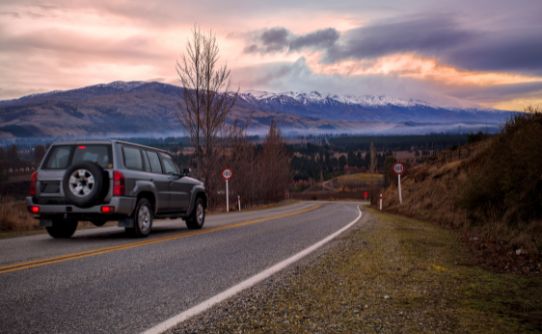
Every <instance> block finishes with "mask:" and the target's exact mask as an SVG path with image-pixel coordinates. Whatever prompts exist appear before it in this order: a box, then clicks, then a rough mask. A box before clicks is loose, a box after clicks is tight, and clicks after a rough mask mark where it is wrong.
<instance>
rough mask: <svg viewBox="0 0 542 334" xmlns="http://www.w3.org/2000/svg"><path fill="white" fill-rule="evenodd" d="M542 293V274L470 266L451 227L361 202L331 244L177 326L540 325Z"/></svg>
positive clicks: (228, 329)
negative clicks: (359, 214)
mask: <svg viewBox="0 0 542 334" xmlns="http://www.w3.org/2000/svg"><path fill="white" fill-rule="evenodd" d="M541 295H542V284H541V280H540V277H539V276H518V275H515V274H496V273H492V272H488V271H486V270H484V269H481V268H479V267H477V266H475V265H473V264H472V261H471V260H470V257H469V254H468V252H467V251H466V250H465V249H464V248H463V246H462V243H460V242H459V241H458V237H457V236H456V235H455V234H454V233H453V232H451V231H448V230H445V229H442V228H440V227H438V226H435V225H433V224H429V223H426V222H421V221H417V220H413V219H408V218H404V217H401V216H395V215H389V214H382V213H378V212H375V211H365V214H364V217H363V219H362V221H361V222H360V223H358V224H356V226H355V227H354V228H353V229H351V230H350V231H349V232H348V233H346V234H345V235H343V236H341V237H340V238H337V239H336V240H335V241H333V242H332V243H330V244H329V245H328V246H326V247H324V248H323V249H321V250H320V251H318V252H316V253H315V254H313V255H311V256H309V257H308V258H306V259H304V260H303V261H301V262H300V263H298V264H297V265H295V266H292V267H291V268H289V269H287V270H286V271H284V272H282V273H280V274H278V275H276V276H274V277H272V278H270V279H268V280H266V281H265V282H264V283H262V284H260V285H258V286H256V287H254V288H251V289H249V290H246V291H244V292H242V293H241V294H239V295H238V296H236V297H234V298H232V299H230V300H228V301H226V302H224V303H221V304H219V305H218V306H216V307H214V308H213V309H211V310H210V311H208V312H206V313H204V314H202V315H200V316H197V317H195V318H193V319H190V320H188V321H186V322H184V323H182V324H181V325H179V326H178V327H177V328H175V329H174V330H173V331H172V332H174V333H232V332H247V333H248V332H250V333H269V332H290V333H294V332H295V333H301V332H307V333H314V332H345V333H347V332H384V333H386V332H392V333H393V332H404V333H420V332H432V333H434V332H437V333H449V332H471V333H486V332H509V333H511V332H522V333H529V332H533V333H534V332H538V331H540V330H541V328H542V327H541V325H542V321H541V320H542V319H541V317H540V314H541V312H540V305H539V302H538V301H539V297H540V296H541Z"/></svg>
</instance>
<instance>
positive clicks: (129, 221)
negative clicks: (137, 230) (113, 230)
mask: <svg viewBox="0 0 542 334" xmlns="http://www.w3.org/2000/svg"><path fill="white" fill-rule="evenodd" d="M134 223H135V222H134V219H133V218H124V219H121V220H119V227H134Z"/></svg>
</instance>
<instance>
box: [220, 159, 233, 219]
mask: <svg viewBox="0 0 542 334" xmlns="http://www.w3.org/2000/svg"><path fill="white" fill-rule="evenodd" d="M231 176H232V172H231V170H230V169H228V168H226V169H224V170H223V171H222V177H223V178H224V180H225V181H226V212H230V187H229V184H228V183H229V182H228V181H229V179H230V178H231Z"/></svg>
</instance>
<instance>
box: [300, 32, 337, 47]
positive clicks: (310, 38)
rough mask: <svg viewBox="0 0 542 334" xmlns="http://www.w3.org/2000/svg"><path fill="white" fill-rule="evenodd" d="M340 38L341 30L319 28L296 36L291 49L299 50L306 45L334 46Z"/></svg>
mask: <svg viewBox="0 0 542 334" xmlns="http://www.w3.org/2000/svg"><path fill="white" fill-rule="evenodd" d="M338 39H339V32H337V30H335V29H333V28H328V29H323V30H318V31H315V32H312V33H309V34H306V35H301V36H299V37H297V38H294V39H293V40H292V41H291V42H290V50H298V49H302V48H305V47H320V48H321V47H324V48H325V47H332V46H333V45H334V44H335V42H337V40H338Z"/></svg>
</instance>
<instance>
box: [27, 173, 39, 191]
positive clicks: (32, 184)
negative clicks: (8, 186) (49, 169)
mask: <svg viewBox="0 0 542 334" xmlns="http://www.w3.org/2000/svg"><path fill="white" fill-rule="evenodd" d="M37 184H38V172H34V173H32V176H31V177H30V188H29V189H28V195H30V196H36V188H37Z"/></svg>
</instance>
